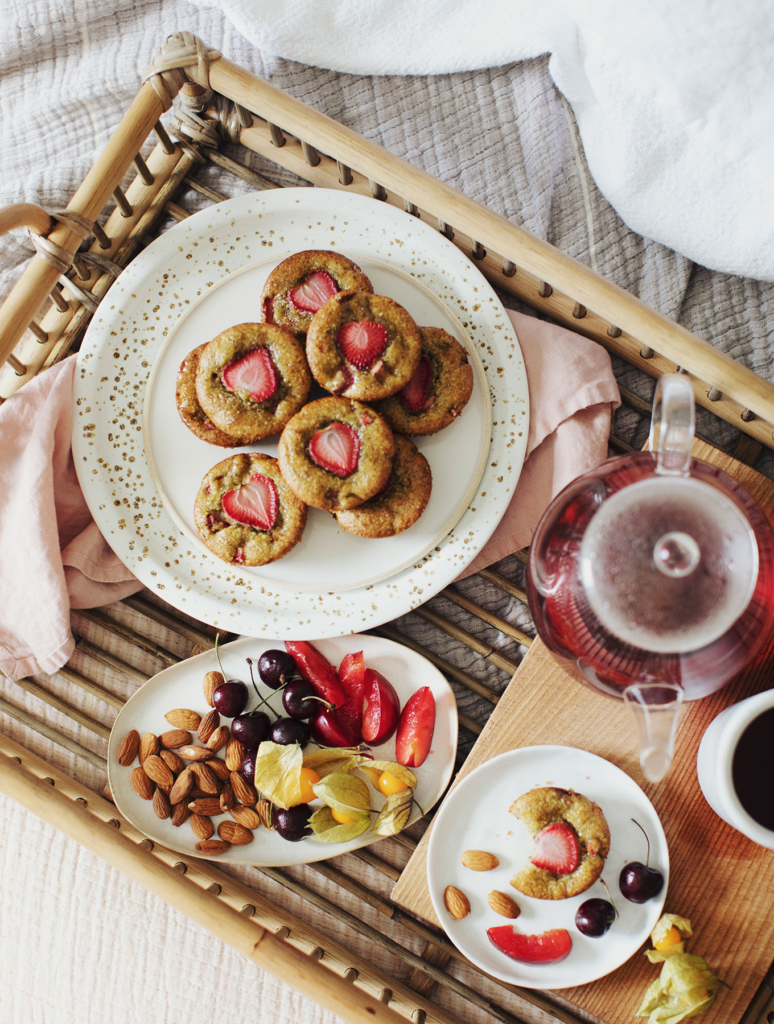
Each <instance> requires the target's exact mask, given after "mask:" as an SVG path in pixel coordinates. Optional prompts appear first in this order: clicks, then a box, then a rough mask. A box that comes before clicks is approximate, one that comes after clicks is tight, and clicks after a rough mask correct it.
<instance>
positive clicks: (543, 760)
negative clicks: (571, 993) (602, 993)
mask: <svg viewBox="0 0 774 1024" xmlns="http://www.w3.org/2000/svg"><path fill="white" fill-rule="evenodd" d="M539 786H557V787H559V788H561V789H573V790H575V792H576V793H583V795H584V796H587V797H588V798H589V799H590V800H593V801H594V802H595V803H597V804H599V806H600V807H601V808H602V811H603V813H604V815H605V817H606V819H607V823H608V826H609V828H610V853H609V854H608V857H607V861H606V862H605V869H604V871H603V872H602V876H601V877H602V878H604V880H605V882H606V883H607V885H608V887H609V889H610V893H611V895H612V897H613V903H614V904H615V906H616V908H617V909H618V913H619V917H618V918H617V919H616V920H615V921H614V922H613V924H612V925H611V926H610V929H609V931H608V932H606V934H605V935H602V936H600V937H599V938H591V937H589V936H587V935H581V933H580V932H579V931H578V929H577V928H576V926H575V913H576V911H577V910H578V907H579V906H580V905H581V904H582V903H584V902H585V901H586V900H588V899H592V898H600V899H607V898H608V896H607V893H606V892H605V889H604V886H603V885H602V884H601V881H597V882H595V883H594V884H593V885H592V886H591V887H590V888H589V889H587V890H586V891H585V892H583V893H580V894H579V895H578V896H571V897H569V898H568V899H564V900H538V899H533V898H531V897H529V896H524V895H522V894H521V893H520V892H517V891H516V889H514V888H513V887H512V886H511V885H510V879H511V878H512V877H513V875H515V874H516V872H517V871H518V870H519V869H520V868H522V867H523V866H524V865H525V864H526V863H527V860H528V858H529V856H530V854H531V853H532V852H533V851H534V842H533V840H532V838H531V836H530V834H529V832H528V830H527V828H526V826H525V825H524V823H523V822H521V821H519V820H517V819H516V818H514V817H513V815H512V814H510V813H509V811H508V808H509V807H510V806H511V804H512V803H513V801H514V800H516V799H517V798H518V797H520V796H521V795H522V793H527V792H529V790H531V789H535V788H537V787H539ZM633 818H636V820H637V821H638V822H639V823H640V825H641V826H642V828H643V829H644V830H645V832H646V833H647V835H648V838H649V839H650V864H651V866H652V867H657V868H658V869H659V870H660V871H661V872H662V873H663V875H664V887H663V889H662V890H661V892H660V893H659V895H658V896H657V897H656V898H655V899H652V900H649V901H648V902H647V903H641V904H638V903H630V902H629V901H628V900H626V899H624V897H623V896H622V895H621V892H620V890H619V888H618V876H619V875H620V873H621V869H622V868H623V866H624V864H626V863H627V862H629V861H637V860H638V861H641V862H642V863H645V855H646V850H647V845H646V840H645V836H643V834H642V832H641V831H640V829H639V828H637V826H636V825H635V824H634V822H633V821H632V819H633ZM469 849H475V850H488V851H489V852H490V853H493V854H495V856H496V857H497V858H498V859H499V861H500V863H499V866H498V867H496V868H494V869H493V870H492V871H480V872H477V871H471V870H470V869H469V868H466V867H464V866H463V865H462V863H461V861H460V857H461V856H462V853H463V852H464V851H465V850H469ZM427 883H428V886H429V889H430V898H431V899H432V901H433V908H434V909H435V912H436V914H437V915H438V920H439V921H440V922H441V923H442V924H443V927H444V929H445V930H446V933H447V935H448V936H449V938H450V939H451V940H452V942H453V943H454V945H455V946H456V947H457V949H459V950H460V952H461V953H463V954H464V955H465V956H466V957H467V958H468V959H469V960H470V961H471V962H472V963H474V964H475V965H476V966H477V967H480V968H481V970H482V971H486V973H487V974H491V975H492V977H494V978H499V979H500V980H501V981H505V982H509V983H510V984H512V985H521V986H523V987H524V988H542V989H554V988H569V987H570V986H573V985H585V984H587V983H588V982H590V981H595V980H596V979H597V978H602V977H604V975H606V974H609V973H610V972H611V971H614V970H615V969H616V967H620V966H621V964H623V963H625V961H626V960H628V959H629V957H630V956H632V955H633V954H634V953H635V952H636V951H637V950H638V949H639V948H640V946H641V945H642V944H643V942H644V941H645V939H646V938H647V937H648V935H649V934H650V932H651V931H652V929H653V926H654V925H655V923H656V921H658V919H659V917H661V912H662V910H663V909H664V901H665V899H666V894H667V889H668V887H669V850H668V848H667V842H666V836H665V835H664V830H663V828H662V827H661V822H660V821H659V818H658V815H657V814H656V811H655V808H654V807H653V804H652V803H651V802H650V800H648V798H647V797H646V796H645V794H644V793H643V792H642V790H641V789H640V787H639V786H638V785H637V783H636V782H635V781H634V780H633V779H632V778H630V777H629V776H628V775H627V774H626V772H623V771H621V769H620V768H617V767H616V766H615V765H614V764H611V763H610V761H606V760H605V759H604V758H602V757H598V756H597V755H596V754H591V753H589V752H588V751H586V750H579V749H577V748H576V747H562V746H541V747H521V748H519V749H517V750H509V751H506V753H504V754H500V755H499V756H497V757H493V758H492V759H491V760H490V761H486V762H484V764H482V765H479V767H478V768H476V770H475V771H473V772H471V773H470V775H468V776H467V777H466V778H465V779H463V780H462V782H461V783H460V784H459V785H458V786H456V787H455V789H454V791H453V792H452V793H450V795H449V797H448V798H447V799H446V800H445V801H444V804H443V806H442V807H441V809H440V811H439V812H438V814H437V815H436V818H435V821H434V822H433V831H432V833H431V836H430V845H429V847H428V851H427ZM447 885H455V886H457V888H458V889H461V890H462V892H464V893H465V894H466V895H467V897H468V899H469V900H470V908H471V911H470V914H468V916H467V917H465V918H463V920H461V921H455V920H453V919H452V917H451V916H450V915H449V913H448V912H447V910H446V908H445V907H444V902H443V892H444V889H445V888H446V886H447ZM493 889H496V890H500V891H502V892H505V893H508V894H509V895H510V896H512V897H513V898H514V899H515V900H516V902H517V903H518V905H519V907H520V909H521V914H520V915H519V917H518V919H517V920H516V921H514V922H513V925H514V929H515V930H516V931H518V932H523V933H525V934H529V935H534V934H540V933H541V932H544V931H548V930H549V929H552V928H566V929H567V931H568V932H569V933H570V936H571V938H572V949H571V950H570V953H569V956H567V958H566V959H564V960H561V961H560V962H558V963H557V962H554V963H546V964H526V963H521V962H518V961H516V960H512V959H510V957H508V956H506V955H505V953H501V952H500V950H499V949H497V948H496V947H495V946H494V945H493V944H492V943H491V942H490V941H489V940H488V938H487V929H489V928H492V927H496V926H497V925H508V924H510V923H511V922H510V921H508V920H506V919H505V918H503V917H500V916H498V915H497V914H496V913H495V912H494V911H493V910H492V909H491V908H490V907H489V905H488V903H487V896H488V894H489V893H490V892H491V891H492V890H493Z"/></svg>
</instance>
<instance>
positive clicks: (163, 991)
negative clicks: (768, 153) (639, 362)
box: [0, 0, 774, 1024]
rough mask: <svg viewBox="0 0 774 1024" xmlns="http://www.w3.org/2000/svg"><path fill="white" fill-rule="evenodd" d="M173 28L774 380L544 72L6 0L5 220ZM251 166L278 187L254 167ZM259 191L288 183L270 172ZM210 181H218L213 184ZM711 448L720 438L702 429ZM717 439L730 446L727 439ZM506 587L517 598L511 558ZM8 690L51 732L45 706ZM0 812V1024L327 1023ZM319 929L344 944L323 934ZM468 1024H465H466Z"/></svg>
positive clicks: (747, 315)
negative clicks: (635, 217)
mask: <svg viewBox="0 0 774 1024" xmlns="http://www.w3.org/2000/svg"><path fill="white" fill-rule="evenodd" d="M179 29H188V30H190V31H193V32H195V33H196V34H197V35H199V36H201V37H202V38H203V39H204V40H205V41H206V42H207V43H209V44H210V45H212V46H214V47H216V48H217V49H219V50H221V51H222V52H223V53H224V54H226V55H227V56H228V57H229V58H231V59H232V60H234V61H235V62H237V63H238V64H241V65H242V66H244V67H246V68H248V69H249V70H251V71H254V72H256V73H257V74H259V75H262V76H264V77H266V78H268V79H269V80H270V81H272V82H273V83H274V84H275V85H277V86H279V87H280V88H283V89H285V90H287V91H288V92H290V93H291V94H293V95H295V96H297V97H299V98H300V99H302V100H304V101H305V102H307V103H309V104H310V105H312V106H313V107H315V108H317V109H319V110H321V111H324V112H325V113H326V114H328V115H330V116H332V117H334V118H336V119H338V120H340V121H342V122H343V123H345V124H347V125H349V126H351V127H352V128H354V129H356V130H357V131H359V132H361V133H362V134H364V135H365V136H366V137H368V138H370V139H373V140H375V141H377V142H379V143H381V144H382V145H384V146H385V147H386V148H387V149H389V150H391V151H392V152H394V153H396V154H398V155H400V156H402V157H405V158H407V159H408V160H410V161H411V162H412V163H414V164H415V165H417V166H419V167H422V168H424V169H425V170H426V171H428V172H429V173H431V174H434V175H436V176H438V177H439V178H441V179H442V180H444V181H446V182H448V183H450V184H452V185H454V186H455V187H456V188H458V189H460V190H461V191H463V192H465V193H466V194H467V195H469V196H471V197H472V198H474V199H477V200H479V201H481V202H483V203H486V204H487V205H488V206H490V207H491V208H492V209H494V210H496V211H497V212H499V213H502V214H504V215H505V216H506V217H508V218H509V219H511V220H512V221H513V222H514V223H517V224H520V225H523V226H524V227H526V228H527V229H528V230H530V231H532V232H533V233H534V234H536V235H537V236H539V237H541V238H545V239H547V240H548V241H550V242H551V243H553V244H554V245H556V246H558V247H559V248H560V249H562V250H563V251H564V252H566V253H568V254H570V255H571V256H574V257H577V258H578V259H580V260H582V261H584V262H585V263H587V264H588V265H590V266H591V267H593V269H594V270H596V271H598V272H599V273H601V274H603V275H604V276H605V277H607V278H608V279H610V280H612V281H615V282H616V283H617V284H619V285H621V286H623V287H624V288H627V289H629V290H630V291H631V292H633V293H634V294H635V295H638V296H639V297H640V298H642V299H643V300H645V301H646V302H648V303H650V304H651V305H652V306H654V307H656V308H657V309H659V310H660V311H661V312H663V313H665V314H666V315H668V316H670V317H673V318H675V319H677V320H679V321H680V322H681V323H683V324H685V325H686V326H687V327H688V328H689V329H690V330H692V331H695V332H696V333H698V334H700V335H703V336H704V337H706V338H708V339H709V340H710V341H711V342H712V343H713V344H714V345H717V346H718V347H719V348H722V349H723V350H724V351H726V352H729V353H731V354H732V355H733V356H735V357H736V358H738V359H740V360H742V361H743V362H744V363H746V364H747V365H749V366H751V367H752V368H753V369H755V370H756V371H757V372H758V373H761V374H763V375H764V376H766V377H768V378H769V379H774V349H772V344H771V342H772V337H773V335H774V317H773V316H772V314H773V313H774V286H772V285H765V284H761V283H759V282H755V281H751V280H743V279H739V278H733V277H729V276H726V275H721V274H716V273H711V272H709V271H707V270H705V269H702V268H701V267H697V266H695V265H693V264H691V263H690V262H689V261H688V260H686V259H684V258H682V257H680V256H677V255H675V254H674V253H672V252H670V251H669V250H667V249H665V248H664V247H662V246H659V245H657V244H655V243H652V242H648V241H643V239H641V238H639V237H638V236H636V235H634V234H633V233H632V232H630V231H629V230H628V229H627V228H626V227H625V225H624V224H623V223H622V222H621V220H620V219H619V218H618V216H617V215H616V214H615V212H614V211H613V210H612V208H611V207H610V206H609V205H608V204H607V203H606V202H605V200H604V199H603V198H602V196H601V194H600V193H599V191H598V190H597V188H596V187H595V185H594V183H593V181H592V180H591V178H590V175H589V173H588V170H587V167H586V164H585V161H584V157H583V152H582V148H581V146H580V143H579V139H578V135H577V131H576V129H575V125H574V121H573V117H572V114H571V111H570V110H569V107H568V106H567V104H566V103H565V101H564V100H563V99H562V97H561V96H560V95H559V93H558V92H557V91H556V89H555V88H554V86H553V84H552V82H551V79H550V76H549V74H548V69H547V58H537V59H533V60H529V61H525V62H522V63H519V64H513V65H509V66H506V67H499V68H493V69H490V70H483V71H475V72H467V73H459V74H450V75H438V76H435V77H383V78H378V77H373V78H372V77H368V76H359V75H346V74H339V73H335V72H328V71H322V70H319V69H315V68H310V67H305V66H303V65H300V64H296V63H292V62H290V61H286V60H280V59H273V58H268V57H265V56H263V55H262V54H261V53H260V52H259V51H258V50H256V49H255V48H254V47H252V46H250V45H249V44H248V43H247V42H246V41H245V40H244V39H243V38H242V37H241V36H240V35H239V34H238V33H237V32H236V31H235V29H233V28H232V27H231V26H230V24H229V22H228V21H226V20H225V18H224V17H223V15H222V14H221V13H220V12H219V11H217V10H214V9H210V8H199V7H196V8H194V7H191V6H189V5H187V4H185V3H182V2H180V0H169V2H159V0H117V2H115V3H113V4H110V5H107V4H97V3H93V2H89V0H80V2H77V0H0V100H1V101H2V109H3V112H4V124H5V132H4V136H3V141H2V143H0V147H1V148H0V152H1V153H2V156H1V158H0V159H1V169H2V174H1V175H0V206H2V205H6V204H8V203H12V202H19V201H31V202H39V203H42V204H43V205H47V206H49V207H52V208H54V207H57V206H64V205H66V203H67V201H68V199H69V197H70V196H71V194H72V192H73V191H74V189H75V188H76V186H77V185H78V184H79V183H80V181H81V179H82V178H83V176H84V174H85V173H86V171H87V169H88V167H89V166H90V165H91V163H92V161H93V159H94V155H95V152H97V151H99V149H100V148H101V146H102V145H104V143H105V141H106V139H107V137H108V135H109V132H110V131H111V129H112V128H113V127H114V126H115V124H116V123H117V122H118V120H119V119H120V117H121V115H122V113H123V112H124V110H125V109H126V107H127V106H128V104H129V102H130V100H131V98H132V96H133V95H134V93H135V91H136V89H137V86H138V82H139V79H140V77H141V75H142V73H143V72H144V70H145V68H146V66H147V64H148V62H149V60H150V57H151V55H152V53H153V51H154V50H155V48H156V47H157V45H158V44H159V42H160V41H162V40H163V38H164V37H165V36H166V35H168V34H169V33H171V32H173V31H177V30H179ZM254 166H255V167H256V168H257V169H261V170H267V169H266V168H264V167H261V165H260V162H259V161H258V160H257V158H256V159H255V160H254ZM267 173H268V175H269V176H270V177H273V178H274V179H275V180H277V181H279V182H282V181H283V180H284V179H283V176H282V175H281V174H278V173H277V171H276V169H275V170H272V169H271V168H269V169H268V170H267ZM217 177H218V175H217V172H215V171H214V169H210V170H208V171H207V174H206V176H205V178H204V180H207V181H210V182H213V181H215V180H216V179H217ZM221 187H222V188H223V190H224V191H225V192H226V193H227V194H229V195H233V194H236V192H237V191H239V189H240V187H241V186H240V185H238V184H237V183H236V182H235V180H234V179H233V178H231V177H229V178H227V179H226V180H224V181H223V182H222V185H221ZM194 205H195V204H194V203H192V202H191V203H190V206H191V208H193V207H194ZM763 215H766V211H762V216H763ZM29 251H30V250H29V245H28V244H27V243H26V242H25V239H24V237H23V236H22V235H21V234H18V235H15V236H13V237H11V238H5V239H3V245H2V247H0V292H2V294H5V293H6V292H7V290H8V288H9V287H10V286H11V284H12V282H13V281H14V280H15V278H16V277H17V275H18V273H19V272H20V270H21V268H22V266H23V263H24V261H25V259H26V258H27V257H28V255H29ZM509 304H510V305H513V303H509ZM619 370H620V372H621V381H622V382H623V383H625V384H628V385H630V386H633V387H635V388H639V389H640V390H641V391H642V393H643V394H645V395H646V396H647V394H648V387H649V385H643V384H642V381H641V380H640V378H639V375H637V374H636V373H634V372H633V371H631V370H629V369H626V368H623V367H619ZM616 429H617V432H618V433H619V435H620V436H622V437H624V439H626V440H635V439H638V440H639V441H640V442H641V440H642V432H643V429H644V425H643V423H642V422H641V421H640V419H639V418H638V417H636V416H634V415H633V414H631V413H628V414H627V413H626V412H625V411H624V412H621V413H619V414H617V422H616ZM699 429H701V430H704V432H705V433H706V432H708V431H709V430H710V429H711V428H710V427H709V426H708V424H707V422H706V421H705V418H704V417H703V416H702V415H700V416H699ZM721 434H722V436H723V437H724V438H725V439H728V438H729V437H730V436H731V435H732V434H733V431H732V430H731V428H728V429H727V430H726V429H724V430H723V431H722V432H721ZM499 570H500V571H501V572H503V573H504V574H505V575H507V576H509V577H512V578H513V579H520V573H521V568H520V565H519V563H518V562H517V561H516V560H515V559H513V558H511V559H506V560H505V562H504V563H501V565H500V566H499ZM460 589H461V590H462V591H463V592H465V593H466V594H468V595H469V596H470V597H472V598H473V599H475V600H478V601H480V602H482V603H485V604H486V606H487V607H488V608H490V609H491V610H492V611H493V612H494V613H495V614H497V615H500V616H502V617H503V618H506V619H509V620H510V621H512V622H513V623H514V624H515V625H523V624H525V622H526V613H525V611H524V609H523V608H522V607H521V606H520V605H519V604H518V603H517V602H515V601H513V600H511V599H510V598H508V597H507V596H506V595H504V594H503V593H502V592H500V591H494V590H493V589H492V588H488V587H487V586H486V585H485V584H484V583H483V581H481V580H480V579H477V578H473V579H471V580H467V581H465V582H464V584H463V585H462V586H461V588H460ZM433 604H434V605H435V606H436V607H437V608H438V610H439V611H441V612H442V613H443V614H444V615H447V616H449V617H456V619H457V621H459V622H460V624H461V625H463V627H465V628H467V629H470V630H471V631H475V632H476V633H477V635H479V636H480V637H481V638H482V639H483V640H485V641H486V642H490V643H492V644H493V645H494V646H497V647H498V648H500V649H501V650H502V651H503V653H505V654H507V655H509V656H511V657H515V658H518V656H519V650H518V646H517V645H516V643H515V642H514V641H509V640H507V639H506V638H504V637H503V636H502V635H501V634H499V633H497V631H496V630H494V629H491V628H485V629H482V628H481V624H480V623H478V622H477V620H474V619H472V618H471V617H469V616H467V615H466V614H465V613H462V612H459V611H458V610H455V609H454V606H452V605H451V604H450V603H449V602H448V601H447V600H446V599H444V598H441V597H439V598H436V599H434V602H433ZM0 614H2V611H1V610H0ZM398 626H399V628H400V629H402V630H404V631H405V632H407V633H409V634H411V635H412V636H415V637H417V638H418V639H420V640H421V641H422V642H423V643H426V644H427V645H428V646H431V647H432V648H433V649H434V650H436V651H437V652H438V653H439V654H441V655H442V656H444V657H446V658H448V659H449V660H451V661H453V662H454V663H455V664H458V665H459V666H460V667H461V668H465V669H467V670H468V671H470V672H472V673H473V674H474V675H476V676H477V677H479V678H481V679H482V680H483V681H485V682H487V683H488V684H489V685H491V686H493V687H495V688H496V689H502V688H503V687H504V686H505V684H506V683H507V679H506V677H505V676H504V674H503V673H501V672H499V671H498V670H496V669H494V667H493V666H491V665H490V664H489V663H485V662H483V661H482V659H480V658H478V657H477V656H475V655H473V654H472V653H471V652H469V651H467V650H466V649H465V648H460V645H455V644H453V643H452V641H450V640H448V638H446V637H445V636H444V635H443V634H441V633H440V632H439V631H437V630H434V629H431V628H430V627H428V626H427V625H426V624H424V623H423V622H422V621H421V620H420V619H418V618H417V617H416V616H414V617H410V618H408V619H406V620H405V621H402V622H400V623H398ZM152 670H156V669H155V668H154V669H152ZM0 689H2V690H3V692H4V694H5V696H6V697H8V699H12V700H13V701H14V703H17V704H19V705H20V706H27V705H29V706H30V710H31V711H34V713H36V714H39V711H40V705H39V704H38V705H36V706H34V707H33V706H32V704H31V703H30V701H28V700H27V699H26V698H21V699H20V698H19V696H18V694H15V695H13V696H10V695H9V693H8V691H7V690H6V689H5V688H4V687H2V686H0ZM77 699H78V697H77V695H76V694H74V695H73V701H74V702H75V701H76V700H77ZM459 703H460V707H461V708H462V710H464V711H466V712H467V713H468V714H471V715H474V716H478V717H479V718H483V715H484V713H485V711H487V710H488V707H489V705H487V704H486V702H485V701H483V700H482V699H480V698H477V697H474V696H473V695H471V694H470V693H468V692H467V691H459ZM0 727H2V728H3V729H4V730H6V731H8V732H9V733H10V734H11V735H12V736H14V737H15V738H19V739H20V740H22V741H23V742H25V743H26V744H28V745H29V746H30V747H32V748H33V749H36V750H40V751H41V752H43V753H44V754H45V755H46V756H48V757H51V758H52V759H53V761H54V763H57V764H61V765H62V766H63V767H64V768H65V769H66V770H68V771H70V772H72V773H73V774H75V775H77V776H78V777H80V778H83V779H84V781H86V782H91V783H94V782H95V781H96V780H95V779H94V778H92V777H91V776H90V775H89V772H87V771H85V768H84V764H83V763H82V762H79V761H77V760H73V759H69V758H67V757H65V756H64V755H63V753H62V751H61V750H60V749H59V748H55V747H50V746H49V745H48V744H46V743H45V742H44V741H42V740H41V738H40V737H38V736H36V735H35V734H32V733H26V732H25V730H23V729H21V728H20V727H19V726H18V725H17V724H16V723H13V722H11V721H9V720H7V719H4V718H2V716H0ZM75 731H76V733H78V732H80V730H77V729H76V730H75ZM81 741H82V742H83V740H81ZM0 808H1V809H2V818H0V820H1V821H2V827H0V958H1V959H2V963H3V982H4V983H3V985H1V986H0V1021H2V1022H3V1024H5V1022H9V1024H11V1022H13V1024H16V1022H17V1021H20V1020H26V1021H30V1022H34V1024H38V1022H45V1024H52V1022H54V1024H104V1022H105V1021H110V1022H111V1024H135V1022H136V1024H140V1022H142V1024H166V1022H168V1021H178V1020H186V1021H187V1024H204V1022H212V1021H215V1022H220V1021H225V1020H238V1021H270V1020H271V1021H276V1022H277V1024H284V1022H286V1021H287V1022H291V1021H293V1022H298V1021H304V1022H306V1021H309V1022H316V1024H317V1022H320V1024H322V1022H327V1021H328V1020H330V1019H331V1015H330V1014H327V1013H325V1012H324V1011H322V1010H321V1009H319V1007H316V1006H314V1005H313V1004H312V1003H310V1002H308V1001H306V1000H303V999H300V998H299V997H297V996H296V995H294V994H293V993H292V992H290V991H289V990H288V989H286V988H285V987H283V986H281V985H278V984H277V983H276V982H274V981H273V980H272V979H271V978H270V977H268V976H266V975H263V974H262V973H261V972H259V971H258V970H256V969H255V968H254V967H253V966H252V965H249V964H247V963H246V962H245V961H244V960H242V959H241V958H240V957H239V956H237V955H236V954H234V953H232V952H231V951H230V950H229V949H227V948H226V947H225V946H223V945H222V944H221V943H219V942H216V941H215V940H213V939H211V938H210V937H209V936H207V935H206V934H205V933H203V932H201V931H200V930H198V929H196V928H194V927H192V926H191V925H189V924H188V922H186V921H185V920H184V919H183V918H182V917H180V916H179V915H177V914H174V913H172V912H170V911H168V910H167V909H166V907H165V906H164V905H163V904H162V903H161V902H160V901H158V900H157V899H155V898H153V897H151V896H149V895H148V894H147V893H145V892H144V891H143V890H142V889H140V888H139V887H137V886H135V885H133V884H130V883H129V882H127V881H126V880H125V879H123V878H122V877H121V876H119V875H118V874H117V873H116V872H114V871H113V870H112V869H109V868H107V867H106V866H105V865H104V864H102V862H100V861H98V860H96V859H95V858H93V857H91V856H90V855H89V854H87V853H86V852H85V851H83V850H82V849H81V848H79V847H78V845H77V844H75V843H73V842H71V841H69V840H65V839H64V838H63V837H62V836H61V835H59V834H58V833H56V832H54V831H53V830H52V829H50V828H49V827H48V826H45V825H43V824H42V823H40V822H39V821H38V820H37V819H36V818H34V817H32V816H30V815H28V814H27V813H26V812H23V811H22V810H21V809H20V808H19V807H18V806H16V805H14V804H13V803H12V802H10V801H8V800H5V799H0ZM291 903H292V900H291ZM373 916H374V919H375V921H376V922H377V923H378V924H379V926H380V927H387V924H385V919H384V918H379V917H378V916H377V915H373ZM317 923H318V925H319V926H320V927H321V928H323V929H331V930H334V926H333V923H332V922H331V921H330V920H328V919H326V918H325V917H324V916H320V919H319V921H318V922H317ZM462 1012H463V1013H464V1014H465V1015H466V1016H467V1018H468V1019H469V1017H470V1015H469V1011H468V1010H467V1009H465V1008H463V1009H462Z"/></svg>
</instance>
